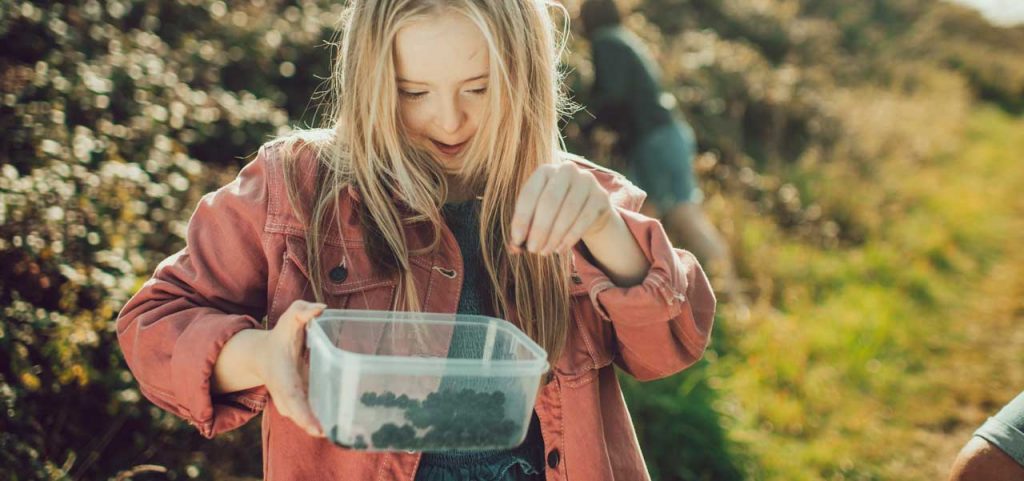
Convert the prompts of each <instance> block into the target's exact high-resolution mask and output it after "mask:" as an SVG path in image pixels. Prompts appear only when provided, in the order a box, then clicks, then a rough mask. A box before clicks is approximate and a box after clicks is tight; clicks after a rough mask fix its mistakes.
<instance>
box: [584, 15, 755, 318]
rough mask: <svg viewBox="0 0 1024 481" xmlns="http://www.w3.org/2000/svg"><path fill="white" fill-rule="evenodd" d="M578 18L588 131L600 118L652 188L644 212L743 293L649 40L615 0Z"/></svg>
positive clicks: (636, 175) (636, 174)
mask: <svg viewBox="0 0 1024 481" xmlns="http://www.w3.org/2000/svg"><path fill="white" fill-rule="evenodd" d="M579 22H580V24H581V26H582V28H583V32H584V35H585V36H586V38H587V39H588V40H589V41H590V45H591V50H592V59H593V65H594V84H593V87H592V89H591V92H590V96H589V101H588V105H587V108H588V110H589V111H590V112H591V113H593V114H594V116H595V118H594V120H593V121H591V122H589V123H586V124H585V125H584V126H583V128H582V131H583V133H584V135H585V136H590V134H591V133H592V132H593V130H594V128H595V127H597V126H602V127H606V128H608V129H610V130H612V131H613V132H614V133H615V134H616V135H617V137H618V141H617V143H616V148H615V150H616V151H617V152H619V153H621V154H622V155H623V156H624V161H625V162H624V163H625V168H624V169H623V170H624V171H625V172H623V173H624V174H626V176H627V177H628V178H629V179H630V180H632V181H633V182H634V183H636V184H637V185H638V186H639V187H640V188H641V189H643V190H644V191H646V192H647V195H648V198H647V202H645V203H644V207H643V210H642V212H644V213H645V214H647V215H649V216H651V217H658V218H660V219H661V221H662V223H663V224H664V226H665V229H666V230H667V231H668V233H669V236H671V237H672V238H673V239H674V240H675V241H676V242H680V243H681V244H682V246H683V247H685V248H686V249H688V250H690V251H692V252H693V253H694V254H696V256H697V257H698V258H699V259H700V260H701V263H702V264H703V265H704V266H705V267H706V268H707V269H708V271H709V273H710V274H711V276H712V279H713V280H716V281H718V282H716V283H715V287H716V289H715V290H716V291H718V292H720V293H722V294H726V296H727V297H729V298H732V299H734V300H735V299H736V296H737V295H738V292H736V291H737V282H736V275H735V270H734V267H733V262H732V256H731V254H730V252H729V246H728V245H727V244H726V242H725V240H724V239H723V238H722V235H721V234H720V233H719V232H718V230H717V229H716V228H715V226H714V225H713V224H711V222H710V220H709V219H708V217H707V215H705V213H704V209H703V208H702V207H701V202H702V201H703V199H704V195H703V193H702V192H701V190H700V187H699V186H698V185H697V179H696V177H695V176H694V172H693V159H694V156H695V154H696V151H697V140H696V137H695V135H694V132H693V129H692V128H691V127H690V125H689V124H688V123H687V122H686V121H685V120H684V118H683V115H682V113H681V112H679V110H678V109H677V108H675V100H674V98H673V97H672V96H671V94H669V93H667V92H663V91H662V89H661V85H660V77H661V73H660V70H659V68H658V67H657V65H656V64H655V63H654V61H653V60H652V58H651V56H650V55H649V53H648V51H647V49H646V47H645V46H644V45H643V43H642V41H641V40H640V39H639V38H638V37H637V36H636V35H634V34H633V33H631V32H630V31H628V30H627V29H626V28H625V27H623V25H622V16H621V13H620V12H619V8H618V6H617V5H616V3H615V1H614V0H584V2H583V3H582V5H581V7H580V13H579Z"/></svg>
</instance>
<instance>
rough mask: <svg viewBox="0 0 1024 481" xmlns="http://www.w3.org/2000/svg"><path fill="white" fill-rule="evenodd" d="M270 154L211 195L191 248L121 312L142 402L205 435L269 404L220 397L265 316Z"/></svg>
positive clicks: (124, 344) (120, 326)
mask: <svg viewBox="0 0 1024 481" xmlns="http://www.w3.org/2000/svg"><path fill="white" fill-rule="evenodd" d="M266 155H267V154H266V149H265V148H261V149H260V151H259V153H258V154H257V156H256V158H255V159H254V160H253V161H252V162H250V163H249V164H248V165H246V166H245V167H244V168H243V169H242V170H241V172H240V173H239V174H238V176H237V177H236V178H235V179H234V181H232V182H231V183H229V184H227V185H226V186H224V187H221V188H220V189H218V190H217V191H215V192H212V193H209V194H206V195H205V196H203V198H202V199H201V200H200V201H199V205H198V206H197V207H196V210H195V212H194V213H193V214H192V217H191V219H190V220H189V223H188V230H187V232H188V233H187V237H186V246H185V248H184V249H182V250H181V251H179V252H177V253H176V254H174V255H172V256H170V257H168V258H167V259H165V260H164V261H162V262H161V263H160V264H159V265H158V266H157V268H156V271H155V272H154V274H153V276H152V278H150V279H149V280H148V281H146V283H145V284H143V286H142V288H141V289H140V290H139V291H138V292H137V293H136V294H135V295H134V296H132V298H131V299H130V300H129V301H128V303H127V304H125V306H124V307H123V308H122V309H121V312H120V314H119V315H118V318H117V339H118V342H119V343H120V345H121V349H122V351H123V352H124V357H125V361H126V362H127V363H128V368H129V369H130V370H131V372H132V374H133V375H134V376H135V378H136V379H137V380H138V382H139V386H140V389H141V391H142V393H143V395H145V396H146V398H148V399H149V400H150V401H152V402H153V403H155V404H156V405H157V406H160V407H161V408H163V409H165V410H167V411H170V412H171V413H173V414H175V415H177V416H179V417H181V418H184V419H185V420H186V421H188V422H189V423H190V424H192V425H194V426H196V427H197V428H198V429H199V432H200V433H201V434H202V435H203V436H205V437H207V438H212V437H213V436H215V435H217V434H219V433H221V432H224V431H229V430H231V429H234V428H237V427H239V426H241V425H242V424H244V423H245V422H247V421H248V420H249V419H251V418H253V417H254V416H256V415H257V414H258V413H259V412H260V411H261V410H262V409H263V406H264V405H265V403H266V399H267V394H266V389H265V388H264V387H262V386H260V387H256V388H252V389H248V390H244V391H239V392H236V393H229V394H223V395H217V396H214V395H212V394H211V391H210V382H211V376H212V375H213V366H214V363H215V362H216V360H217V357H218V356H219V355H220V351H221V349H222V348H223V346H224V344H225V343H226V342H227V341H228V339H230V338H231V337H232V336H234V335H235V334H236V333H237V332H238V331H241V330H242V329H248V328H261V322H260V320H261V319H262V318H263V316H264V315H265V310H266V292H267V290H266V284H267V259H266V256H265V253H264V249H263V239H264V229H263V226H264V224H265V222H266V217H267V204H268V201H267V199H268V192H267V182H266V172H265V165H266V162H267V160H266Z"/></svg>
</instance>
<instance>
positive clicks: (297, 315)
mask: <svg viewBox="0 0 1024 481" xmlns="http://www.w3.org/2000/svg"><path fill="white" fill-rule="evenodd" d="M326 308H327V305H326V304H322V303H319V302H306V301H303V300H297V301H295V302H293V303H292V304H291V305H290V306H288V309H287V310H285V311H284V313H282V314H281V318H280V320H279V321H278V325H280V324H281V323H282V322H287V323H290V324H292V326H290V327H296V328H301V327H305V326H306V324H307V323H309V321H310V320H312V319H313V318H314V317H316V316H318V315H320V313H321V312H323V310H324V309H326Z"/></svg>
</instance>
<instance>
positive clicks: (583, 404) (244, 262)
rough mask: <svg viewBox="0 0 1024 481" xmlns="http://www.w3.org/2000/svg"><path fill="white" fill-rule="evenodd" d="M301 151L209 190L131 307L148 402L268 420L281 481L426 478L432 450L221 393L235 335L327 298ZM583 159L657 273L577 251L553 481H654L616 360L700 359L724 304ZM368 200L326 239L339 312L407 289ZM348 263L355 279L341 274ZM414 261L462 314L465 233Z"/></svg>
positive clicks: (625, 191) (420, 238)
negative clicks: (384, 449)
mask: <svg viewBox="0 0 1024 481" xmlns="http://www.w3.org/2000/svg"><path fill="white" fill-rule="evenodd" d="M299 145H300V147H299V148H298V149H297V152H290V153H287V155H286V152H285V151H284V148H283V147H282V146H281V144H280V143H279V142H272V143H269V144H267V145H264V146H263V147H262V148H261V149H260V151H259V153H258V154H257V156H256V158H255V159H254V160H253V161H252V162H250V163H249V164H248V165H246V166H245V167H244V168H243V169H242V170H241V172H240V173H239V175H238V177H237V178H236V179H235V180H234V181H233V182H231V183H230V184H228V185H226V186H224V187H222V188H220V189H219V190H217V191H215V192H212V193H210V194H207V195H206V196H204V197H203V199H202V200H201V201H200V202H199V205H198V207H197V208H196V210H195V212H194V214H193V215H192V218H191V220H190V221H189V225H188V236H187V246H186V247H185V248H184V249H182V250H181V251H180V252H178V253H176V254H174V255H172V256H170V257H168V258H167V259H165V260H164V261H163V262H161V263H160V265H159V266H158V267H157V269H156V271H155V272H154V274H153V277H152V278H151V279H149V280H148V281H147V282H146V283H145V284H144V285H143V286H142V288H141V290H140V291H139V292H138V293H136V294H135V295H134V296H133V297H132V298H131V300H129V302H128V303H127V304H126V305H125V306H124V308H123V309H122V310H121V313H120V315H119V317H118V319H117V335H118V341H119V342H120V345H121V348H122V349H123V351H124V356H125V359H126V360H127V363H128V366H129V368H130V369H131V371H132V373H133V374H134V375H135V377H136V379H138V381H139V385H140V388H141V390H142V393H143V394H144V395H145V396H146V397H147V398H148V399H150V400H151V401H152V402H154V403H155V404H156V405H158V406H160V407H161V408H163V409H166V410H168V411H170V412H172V413H174V414H175V415H177V416H180V417H182V418H184V419H185V420H187V421H188V422H189V423H190V424H192V425H194V426H196V427H197V428H198V429H199V431H200V433H202V435H203V436H206V437H210V438H212V437H213V436H216V435H217V434H219V433H222V432H225V431H229V430H231V429H234V428H237V427H239V426H241V425H242V424H244V423H245V422H247V421H249V420H250V419H252V418H253V417H255V416H257V415H258V414H260V413H261V412H262V413H263V414H264V415H263V419H262V434H263V474H264V478H265V479H267V480H272V481H283V480H366V481H412V480H413V478H414V476H415V472H416V468H417V464H418V462H419V459H420V455H419V453H414V452H398V453H366V452H361V451H354V450H349V449H345V448H342V447H338V446H335V445H334V444H332V443H331V442H330V441H328V440H326V439H323V438H315V437H311V436H309V435H308V434H306V432H305V431H303V430H302V429H300V428H299V427H298V426H296V425H295V424H293V423H292V422H291V421H290V420H289V419H287V418H284V417H282V416H281V414H280V413H278V411H277V410H276V409H275V407H274V401H273V399H271V398H270V397H269V396H268V395H267V392H266V389H265V388H263V387H258V388H253V389H249V390H246V391H241V392H236V393H231V394H225V395H211V391H210V379H211V376H212V372H213V365H214V362H215V360H216V359H217V356H218V354H219V353H220V350H221V348H222V346H223V345H224V343H225V342H226V341H227V340H228V339H229V338H230V337H231V336H233V335H234V334H235V333H237V332H238V331H240V330H242V329H247V328H264V329H269V328H271V327H272V326H274V324H275V323H276V321H277V319H278V318H279V317H280V316H281V314H282V312H283V311H284V310H285V309H286V308H287V307H288V306H289V305H290V304H291V303H292V301H294V300H296V299H305V300H309V301H312V300H313V296H312V294H311V292H310V289H309V288H308V286H309V283H308V278H309V276H308V273H307V272H306V270H307V267H306V259H305V256H306V253H305V247H304V245H305V244H304V243H305V235H306V233H305V229H304V228H303V227H302V225H301V223H300V222H299V220H298V218H297V217H296V216H295V215H294V214H293V213H292V211H291V209H290V208H288V206H289V204H288V200H287V194H286V192H285V184H284V178H283V174H282V163H283V162H297V163H298V164H297V167H298V170H300V171H302V172H306V173H307V174H305V177H304V180H305V181H306V182H304V183H303V185H305V186H307V187H308V186H309V185H312V182H311V181H312V175H313V174H309V172H312V169H311V167H312V166H313V165H314V164H315V162H313V160H314V159H313V157H312V156H313V154H312V152H311V149H310V148H309V147H308V146H302V144H301V143H300V144H299ZM574 162H575V163H576V165H577V166H578V167H579V168H581V169H586V170H589V171H591V172H592V173H593V174H594V175H595V176H596V177H597V178H598V180H599V181H600V183H601V185H602V186H604V188H605V189H606V190H607V191H608V192H609V193H610V194H611V196H612V200H613V202H614V203H615V205H616V206H617V207H618V210H619V213H620V214H621V215H622V217H623V219H625V221H626V224H627V225H628V226H629V228H630V230H631V231H632V233H633V235H634V236H635V237H636V240H637V243H638V244H639V245H640V247H641V248H642V250H643V252H644V254H645V255H646V257H647V259H648V260H649V261H650V263H651V269H650V272H649V273H648V274H647V276H646V278H645V279H644V281H643V282H642V283H641V284H638V285H636V286H632V287H628V288H624V287H618V286H616V285H615V284H613V283H612V282H611V281H610V280H609V278H608V276H606V275H605V274H604V273H603V272H602V271H601V270H600V269H599V268H597V267H596V266H594V265H592V264H590V263H588V262H587V260H586V259H585V257H584V256H583V255H581V254H580V253H579V251H577V250H574V265H575V267H574V269H575V273H574V275H573V287H572V292H571V294H572V296H573V302H572V307H571V312H572V322H571V324H570V330H569V337H568V340H567V345H566V348H565V351H564V353H563V355H562V356H561V358H560V359H558V360H557V361H555V362H554V363H553V366H552V372H551V374H549V375H548V376H547V383H546V384H545V385H544V386H543V387H542V388H541V389H540V391H539V393H538V397H537V403H536V406H535V408H536V411H537V415H538V417H539V418H540V421H541V431H542V436H543V438H544V446H545V453H547V454H546V462H547V463H546V464H547V470H546V473H545V474H546V477H547V479H548V481H559V480H573V481H612V480H625V481H641V480H647V479H649V476H648V473H647V469H646V467H645V465H644V459H643V456H642V454H641V453H640V448H639V445H638V443H637V439H636V435H635V432H634V429H633V424H632V421H631V420H630V416H629V412H628V411H627V410H626V405H625V403H624V401H623V398H622V391H621V390H620V387H619V383H618V381H617V379H616V377H615V370H614V368H613V364H614V365H618V366H619V367H620V368H622V369H624V370H625V371H626V372H627V373H629V374H631V375H632V376H634V377H636V378H637V379H640V380H651V379H658V378H662V377H665V376H669V375H671V374H674V373H677V372H679V371H681V370H683V369H685V368H686V367H688V366H690V365H691V364H693V363H694V362H696V361H697V360H698V359H699V358H700V357H701V355H702V354H703V352H704V349H705V347H706V346H707V343H708V340H709V335H710V332H711V325H712V319H713V317H714V312H715V297H714V294H713V293H712V291H711V286H710V285H709V283H708V280H707V278H706V277H705V275H704V272H703V270H702V269H701V267H700V265H699V264H698V263H697V261H696V259H695V258H694V257H693V255H692V254H690V253H689V252H687V251H684V250H680V249H674V248H673V247H672V245H671V243H670V242H669V240H668V238H667V237H666V235H665V232H664V230H663V229H662V226H661V224H660V223H659V222H658V221H657V220H655V219H651V218H648V217H645V216H642V215H640V214H638V213H637V210H638V209H639V208H640V205H641V204H642V203H643V200H644V197H645V194H644V192H643V191H641V190H640V189H638V188H636V187H635V186H633V185H632V184H630V183H629V182H628V181H626V180H625V179H624V178H623V177H622V176H620V175H619V174H616V173H614V172H612V171H610V170H607V169H603V168H601V167H598V166H596V165H594V164H591V163H589V162H586V161H582V160H574ZM304 188H306V187H304ZM308 192H311V191H308ZM357 202H359V199H358V195H356V193H355V192H353V191H352V190H351V189H349V190H346V195H343V196H342V198H341V199H340V200H339V202H338V205H337V215H339V216H340V219H341V223H340V224H341V227H340V228H332V229H333V230H332V231H331V232H329V233H328V235H327V236H326V238H325V247H324V250H323V254H322V255H323V263H322V264H323V266H324V269H325V271H327V272H325V275H324V279H326V280H328V282H327V286H326V290H327V299H326V303H327V305H328V307H329V308H341V309H344V308H352V309H376V310H385V309H388V306H389V305H390V303H391V300H392V296H393V295H394V294H395V280H394V279H391V278H387V277H382V276H380V275H378V274H376V273H375V271H374V270H373V269H372V268H371V260H370V259H369V258H368V257H367V255H366V252H365V250H364V246H363V237H362V231H361V227H360V222H359V218H358V215H357V213H356V209H354V208H353V205H354V204H355V203H357ZM339 231H340V232H339ZM407 238H408V239H410V241H409V242H410V244H413V245H422V244H423V243H425V242H426V240H425V238H426V231H425V230H424V229H418V228H416V226H410V227H409V231H408V232H407ZM338 266H344V271H345V272H342V271H340V270H335V271H334V274H335V275H333V276H331V275H328V272H330V270H331V269H335V268H336V267H338ZM412 266H413V269H414V276H415V279H416V282H417V289H418V292H420V293H421V295H422V299H421V304H422V306H423V308H424V310H425V311H427V312H441V313H453V312H455V311H456V308H457V306H458V301H459V293H460V290H461V283H462V278H463V275H462V274H463V273H462V262H461V255H460V253H459V248H458V244H457V243H456V241H455V238H454V236H453V235H452V233H451V232H450V231H448V230H447V229H446V230H445V231H444V233H443V240H442V243H441V246H440V248H439V249H438V250H437V251H435V252H433V253H427V254H422V255H418V256H416V257H414V258H413V259H412ZM452 273H454V275H452ZM342 274H344V275H342ZM264 318H265V320H264Z"/></svg>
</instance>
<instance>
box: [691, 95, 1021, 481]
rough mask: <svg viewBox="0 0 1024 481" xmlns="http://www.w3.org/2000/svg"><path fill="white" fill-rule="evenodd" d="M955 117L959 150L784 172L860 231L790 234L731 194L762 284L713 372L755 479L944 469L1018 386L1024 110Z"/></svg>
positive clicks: (729, 329)
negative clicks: (828, 241)
mask: <svg viewBox="0 0 1024 481" xmlns="http://www.w3.org/2000/svg"><path fill="white" fill-rule="evenodd" d="M950 129H951V130H950V131H951V132H956V135H957V139H958V140H959V142H954V143H953V144H952V145H953V146H952V147H951V148H947V149H945V150H941V151H934V152H932V153H930V155H928V156H925V157H920V158H918V159H916V160H909V161H908V160H907V159H906V158H902V157H891V158H886V159H879V162H877V164H876V165H875V168H874V170H873V175H871V176H870V178H865V177H863V176H862V175H861V176H858V175H854V174H852V173H850V172H848V171H846V170H845V169H846V167H844V166H827V167H825V168H821V169H815V170H813V171H810V170H809V171H807V172H806V173H805V174H801V173H800V172H799V171H797V172H795V173H793V174H792V175H795V176H800V175H806V176H808V177H812V178H811V179H810V180H809V179H800V178H798V179H797V183H798V184H805V185H816V186H818V189H819V192H818V197H819V198H820V199H822V202H823V203H824V204H825V205H826V208H828V206H830V204H829V201H830V198H831V199H832V202H833V203H832V204H831V205H832V206H834V205H837V203H838V202H843V203H845V206H844V207H843V208H844V209H847V210H848V211H850V212H853V213H854V215H855V219H859V220H860V222H861V223H862V225H863V230H864V232H866V235H865V237H864V240H863V242H861V243H859V244H857V245H851V246H845V247H832V248H826V247H822V246H821V245H819V244H815V243H812V242H809V241H803V240H799V239H794V238H792V236H788V235H786V234H785V233H783V232H780V231H779V229H778V227H777V226H776V225H775V224H774V223H772V221H771V220H770V219H765V218H764V217H761V216H758V215H756V213H755V212H753V211H751V212H745V211H744V210H743V209H744V207H743V206H742V205H740V204H731V205H730V208H731V210H732V211H731V212H729V214H730V215H732V216H733V218H734V219H736V220H735V221H734V223H735V224H736V225H737V226H738V231H737V233H736V234H737V237H738V239H739V243H740V244H741V245H740V251H741V252H743V253H744V254H743V255H744V259H743V262H744V263H745V264H746V266H747V268H748V269H749V270H750V271H751V272H753V273H754V276H753V277H754V282H755V283H756V284H757V286H758V288H759V290H760V291H761V292H762V293H765V294H766V295H762V296H761V299H762V301H763V302H761V303H760V304H758V305H756V306H754V307H753V310H752V312H751V315H750V316H749V318H747V319H745V318H744V317H743V316H735V315H733V314H735V313H732V314H730V313H729V311H728V306H725V309H726V314H725V316H723V317H724V322H722V323H720V324H719V326H718V329H720V330H722V331H724V332H723V333H724V334H725V335H726V336H727V337H728V338H729V343H730V346H731V348H730V349H729V350H728V351H727V352H724V353H723V354H722V355H721V357H719V358H718V359H717V361H716V362H713V363H711V364H710V365H709V366H708V368H707V369H708V373H707V375H708V376H710V377H711V378H712V379H714V384H715V385H716V386H717V387H719V395H720V397H721V405H722V406H724V407H723V409H722V412H723V413H724V414H725V415H724V416H723V418H722V419H723V422H725V423H726V426H727V428H728V430H729V431H730V437H731V439H733V440H735V441H738V442H739V444H740V445H741V446H743V447H744V450H745V451H747V452H749V454H750V455H751V456H752V457H753V459H754V461H753V463H752V466H753V467H752V468H751V469H750V473H749V474H750V477H751V478H753V479H764V480H786V481H799V480H817V479H827V480H833V479H834V480H882V479H901V480H918V479H920V480H925V479H928V480H934V479H941V478H942V477H944V476H945V475H946V474H945V470H946V469H948V466H949V464H950V463H951V462H952V459H953V458H952V457H953V456H954V455H955V452H956V450H957V449H958V447H959V446H961V445H962V444H963V443H964V442H965V441H966V440H967V437H968V436H969V434H970V432H971V430H973V429H974V428H975V427H976V426H977V424H979V423H980V422H981V421H982V420H983V419H984V416H986V415H988V414H990V413H988V412H987V411H989V410H993V409H998V407H999V406H1000V405H1001V404H1002V403H1003V402H1005V401H1006V400H1008V399H1010V398H1011V397H1012V396H1013V395H1014V394H1015V393H1016V392H1018V391H1019V390H1020V389H1024V374H1021V373H1016V374H1007V370H1010V371H1014V372H1016V371H1024V363H1021V362H1020V361H1022V360H1024V341H1021V343H1020V344H1013V343H1007V336H1008V335H1010V334H1012V333H1013V331H1014V329H1013V326H1014V322H1013V321H1022V320H1024V301H1022V300H1021V299H1024V254H1021V253H1020V252H1018V251H1019V249H1018V246H1020V245H1024V201H1022V200H1021V197H1019V196H1018V194H1017V192H1020V191H1021V190H1022V189H1024V169H1022V168H1020V166H1021V158H1022V157H1024V119H1021V118H1014V117H1012V116H1009V115H1007V114H1005V113H1003V112H1001V111H999V110H996V109H993V108H989V107H979V108H975V109H972V110H970V111H969V112H968V114H967V115H966V116H965V117H964V120H963V125H962V128H961V129H960V130H959V131H958V132H957V128H956V127H955V126H953V127H951V128H950ZM945 140H948V139H944V141H945ZM833 208H834V207H833ZM1017 347H1020V349H1017ZM997 351H998V352H997ZM1000 356H1001V357H1000ZM1000 361H1003V363H1001V362H1000ZM1007 380H1018V381H1019V382H1018V383H1017V384H1015V385H1014V384H1012V383H1007V382H1006V381H1007ZM678 479H683V478H678ZM694 479H696V478H694Z"/></svg>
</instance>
